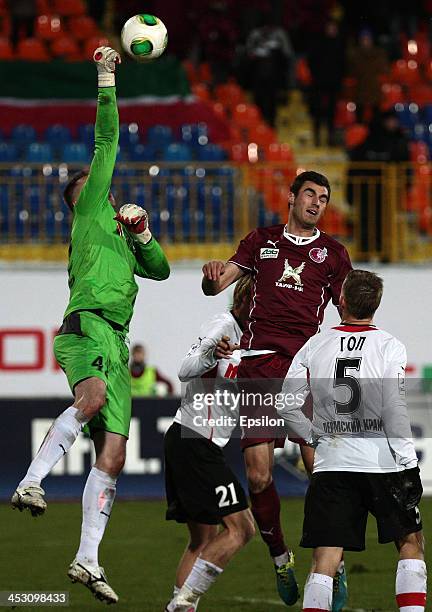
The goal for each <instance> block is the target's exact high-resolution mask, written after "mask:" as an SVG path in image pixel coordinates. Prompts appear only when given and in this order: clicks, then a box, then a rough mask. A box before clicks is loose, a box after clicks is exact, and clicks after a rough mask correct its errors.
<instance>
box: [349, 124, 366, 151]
mask: <svg viewBox="0 0 432 612" xmlns="http://www.w3.org/2000/svg"><path fill="white" fill-rule="evenodd" d="M368 134H369V128H368V126H367V125H363V124H362V123H354V124H353V125H349V126H348V127H347V128H346V130H345V146H346V148H347V149H354V147H357V146H358V145H361V144H362V143H363V142H364V141H365V140H366V138H367V135H368Z"/></svg>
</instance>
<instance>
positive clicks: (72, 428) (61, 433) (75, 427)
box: [18, 406, 87, 487]
mask: <svg viewBox="0 0 432 612" xmlns="http://www.w3.org/2000/svg"><path fill="white" fill-rule="evenodd" d="M78 413H80V414H82V413H81V411H80V410H78V409H77V408H75V407H74V406H71V407H70V408H66V410H65V411H64V412H62V413H61V414H60V415H59V416H58V417H57V418H56V420H55V421H54V423H53V424H52V425H51V427H50V429H49V431H48V433H47V435H46V436H45V438H44V440H43V442H42V444H41V446H40V448H39V450H38V452H37V453H36V456H35V458H34V459H33V461H32V462H31V464H30V467H29V469H28V471H27V474H26V475H25V476H24V478H23V479H22V480H21V482H20V483H19V485H18V486H19V487H23V486H25V485H28V484H30V483H34V484H38V485H39V484H40V483H41V481H42V480H43V479H44V478H45V476H46V475H47V474H48V473H49V472H50V471H51V470H52V468H53V467H54V466H55V464H56V463H57V462H58V461H59V460H60V459H61V458H62V457H63V455H65V454H66V453H67V451H68V450H69V449H70V447H71V446H72V444H73V443H74V442H75V440H76V439H77V436H78V434H79V432H80V431H81V428H82V426H83V425H84V423H86V422H87V421H85V420H83V419H81V420H78V419H77V418H76V415H77V414H78Z"/></svg>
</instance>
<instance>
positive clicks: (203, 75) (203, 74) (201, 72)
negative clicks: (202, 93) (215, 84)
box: [197, 62, 212, 83]
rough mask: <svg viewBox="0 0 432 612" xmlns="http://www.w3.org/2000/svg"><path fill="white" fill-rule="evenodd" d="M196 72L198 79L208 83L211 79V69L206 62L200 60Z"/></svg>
mask: <svg viewBox="0 0 432 612" xmlns="http://www.w3.org/2000/svg"><path fill="white" fill-rule="evenodd" d="M197 74H198V80H199V81H202V82H205V83H210V82H211V80H212V71H211V67H210V64H208V63H207V62H202V63H201V64H200V65H199V66H198V71H197Z"/></svg>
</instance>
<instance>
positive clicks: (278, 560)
mask: <svg viewBox="0 0 432 612" xmlns="http://www.w3.org/2000/svg"><path fill="white" fill-rule="evenodd" d="M288 561H289V557H288V551H287V552H284V553H283V554H282V555H278V556H277V557H273V563H274V564H275V565H276V567H281V565H285V563H288Z"/></svg>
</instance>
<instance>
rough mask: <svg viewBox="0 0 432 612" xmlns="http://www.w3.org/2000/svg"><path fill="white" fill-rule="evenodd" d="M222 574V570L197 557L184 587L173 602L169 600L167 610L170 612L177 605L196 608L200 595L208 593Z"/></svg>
mask: <svg viewBox="0 0 432 612" xmlns="http://www.w3.org/2000/svg"><path fill="white" fill-rule="evenodd" d="M222 572H223V570H222V568H220V567H218V566H217V565H215V564H214V563H211V562H210V561H205V560H204V559H201V557H198V559H197V560H196V561H195V563H194V566H193V568H192V570H191V572H190V574H189V576H188V577H187V578H186V580H185V583H184V585H183V586H182V587H181V589H180V590H179V592H178V593H177V595H176V596H175V598H174V600H171V602H170V603H169V604H168V606H167V610H169V611H170V610H172V609H174V608H175V605H179V604H182V605H187V604H190V605H191V606H194V607H195V608H196V606H197V605H198V600H199V598H200V597H201V595H202V594H203V593H205V592H206V591H208V589H209V588H210V587H211V585H212V584H213V583H214V581H215V580H216V578H217V577H218V576H219V575H220V574H221V573H222Z"/></svg>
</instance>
